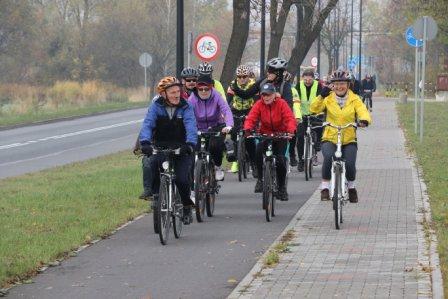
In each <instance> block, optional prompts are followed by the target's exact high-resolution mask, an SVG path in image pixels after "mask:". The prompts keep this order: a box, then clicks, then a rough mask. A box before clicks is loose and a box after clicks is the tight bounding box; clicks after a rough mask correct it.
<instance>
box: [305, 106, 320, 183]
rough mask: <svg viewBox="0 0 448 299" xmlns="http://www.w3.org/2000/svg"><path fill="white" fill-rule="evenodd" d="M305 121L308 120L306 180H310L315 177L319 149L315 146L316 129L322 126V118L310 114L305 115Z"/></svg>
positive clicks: (306, 133)
mask: <svg viewBox="0 0 448 299" xmlns="http://www.w3.org/2000/svg"><path fill="white" fill-rule="evenodd" d="M304 121H307V122H308V126H307V128H306V132H305V136H304V143H303V162H304V172H305V180H307V181H308V180H309V179H310V178H312V177H313V166H314V161H317V151H316V148H315V142H316V140H317V134H316V132H315V131H314V129H317V128H322V120H321V119H319V118H318V117H316V116H312V115H309V116H306V117H304Z"/></svg>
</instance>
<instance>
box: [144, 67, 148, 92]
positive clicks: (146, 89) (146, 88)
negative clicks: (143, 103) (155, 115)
mask: <svg viewBox="0 0 448 299" xmlns="http://www.w3.org/2000/svg"><path fill="white" fill-rule="evenodd" d="M144 69H145V99H146V98H147V97H148V80H146V69H147V67H144Z"/></svg>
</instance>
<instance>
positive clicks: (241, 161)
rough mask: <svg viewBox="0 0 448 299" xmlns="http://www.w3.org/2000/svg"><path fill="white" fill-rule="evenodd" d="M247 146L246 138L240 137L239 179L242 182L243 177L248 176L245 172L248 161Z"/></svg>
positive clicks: (238, 150)
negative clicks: (246, 155)
mask: <svg viewBox="0 0 448 299" xmlns="http://www.w3.org/2000/svg"><path fill="white" fill-rule="evenodd" d="M245 152H246V149H245V146H244V138H242V137H241V138H240V139H238V145H237V154H238V155H237V157H238V181H240V182H242V181H243V177H244V178H246V175H245V174H244V172H245V168H246V161H245Z"/></svg>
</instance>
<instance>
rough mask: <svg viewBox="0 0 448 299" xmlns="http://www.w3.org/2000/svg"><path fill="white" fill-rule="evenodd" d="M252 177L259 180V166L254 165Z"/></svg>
mask: <svg viewBox="0 0 448 299" xmlns="http://www.w3.org/2000/svg"><path fill="white" fill-rule="evenodd" d="M252 176H253V177H254V179H257V178H258V170H257V166H256V165H255V163H253V164H252Z"/></svg>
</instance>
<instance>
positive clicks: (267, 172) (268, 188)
mask: <svg viewBox="0 0 448 299" xmlns="http://www.w3.org/2000/svg"><path fill="white" fill-rule="evenodd" d="M271 170H272V161H266V162H265V164H264V171H263V181H264V185H263V209H264V211H265V214H266V221H267V222H271V220H272V198H273V194H272V193H273V186H272V174H271Z"/></svg>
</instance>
